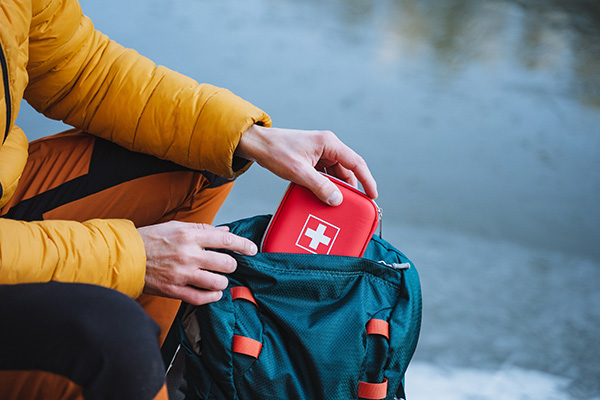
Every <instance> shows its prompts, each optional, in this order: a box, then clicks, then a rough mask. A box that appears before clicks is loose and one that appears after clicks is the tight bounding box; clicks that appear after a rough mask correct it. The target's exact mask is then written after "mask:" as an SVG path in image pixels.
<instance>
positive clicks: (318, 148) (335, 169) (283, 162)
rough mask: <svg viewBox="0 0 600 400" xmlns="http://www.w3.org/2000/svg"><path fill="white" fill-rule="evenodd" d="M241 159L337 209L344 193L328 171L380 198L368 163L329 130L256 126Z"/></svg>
mask: <svg viewBox="0 0 600 400" xmlns="http://www.w3.org/2000/svg"><path fill="white" fill-rule="evenodd" d="M235 155H236V156H237V157H241V158H245V159H247V160H251V161H256V162H257V163H258V164H259V165H261V166H263V167H264V168H266V169H268V170H269V171H271V172H273V173H274V174H275V175H277V176H279V177H280V178H283V179H286V180H289V181H292V182H295V183H297V184H299V185H302V186H305V187H307V188H308V189H310V190H311V191H312V192H313V193H314V194H315V195H316V196H317V197H318V198H319V199H321V201H323V202H325V203H327V204H329V205H332V206H337V205H339V204H341V202H342V200H343V199H342V194H341V192H340V191H339V189H338V188H337V187H336V186H335V184H333V183H332V182H331V181H330V180H329V179H327V178H326V177H324V176H323V175H321V174H319V173H318V172H317V171H321V172H325V171H327V173H328V174H330V175H333V176H335V177H336V178H339V179H341V180H343V181H344V182H347V183H349V184H351V185H353V186H357V182H358V181H359V182H360V183H361V184H362V186H363V188H364V190H365V192H366V194H367V195H368V196H369V197H371V198H373V199H374V198H377V184H376V182H375V179H373V176H372V175H371V172H370V171H369V168H368V167H367V164H366V162H365V161H364V160H363V159H362V157H360V156H359V155H358V154H356V153H355V152H354V151H353V150H352V149H350V148H349V147H348V146H346V145H345V144H344V143H342V141H341V140H339V139H338V138H337V136H335V135H334V134H333V133H332V132H329V131H303V130H292V129H280V128H267V127H263V126H260V125H252V126H251V127H250V128H248V130H247V131H246V132H245V133H244V135H243V136H242V138H241V140H240V142H239V144H238V147H237V149H236V151H235Z"/></svg>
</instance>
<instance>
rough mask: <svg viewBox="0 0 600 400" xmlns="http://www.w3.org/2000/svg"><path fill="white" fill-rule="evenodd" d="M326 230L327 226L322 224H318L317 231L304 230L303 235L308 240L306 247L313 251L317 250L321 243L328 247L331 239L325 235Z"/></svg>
mask: <svg viewBox="0 0 600 400" xmlns="http://www.w3.org/2000/svg"><path fill="white" fill-rule="evenodd" d="M326 229H327V226H325V225H323V224H319V226H318V227H317V230H314V229H310V228H306V233H305V235H306V236H308V237H309V238H310V244H309V245H308V247H310V248H311V249H313V250H317V247H319V244H321V243H323V244H324V245H325V246H327V245H329V242H330V241H331V238H330V237H329V236H326V235H325V230H326Z"/></svg>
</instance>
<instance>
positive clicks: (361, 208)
mask: <svg viewBox="0 0 600 400" xmlns="http://www.w3.org/2000/svg"><path fill="white" fill-rule="evenodd" d="M325 176H326V177H328V178H329V179H330V180H331V181H332V182H333V183H335V184H336V185H337V186H338V188H339V189H340V191H341V192H342V195H343V197H344V200H343V201H342V204H340V205H339V206H335V207H332V206H329V205H327V204H325V203H323V202H322V201H321V200H319V199H318V198H317V197H316V196H315V195H314V194H313V193H312V192H311V191H310V190H308V189H306V188H305V187H302V186H300V185H297V184H294V183H291V184H290V185H289V186H288V189H287V190H286V192H285V195H284V196H283V199H282V200H281V204H280V205H279V207H278V209H277V212H276V213H275V215H274V216H273V218H272V219H271V222H270V223H269V226H268V227H267V230H266V232H265V236H264V238H263V243H262V249H261V250H262V251H263V252H268V253H274V252H278V253H312V254H330V255H345V256H354V257H360V256H362V255H363V254H364V252H365V250H366V248H367V245H368V244H369V241H370V240H371V236H373V233H375V230H376V229H377V225H378V223H379V208H378V207H377V204H375V202H374V201H373V200H372V199H370V198H369V197H368V196H367V195H365V194H364V193H363V192H361V191H360V190H358V189H356V188H354V187H352V186H350V185H348V184H346V183H345V182H342V181H340V180H339V179H336V178H333V177H331V176H329V175H325Z"/></svg>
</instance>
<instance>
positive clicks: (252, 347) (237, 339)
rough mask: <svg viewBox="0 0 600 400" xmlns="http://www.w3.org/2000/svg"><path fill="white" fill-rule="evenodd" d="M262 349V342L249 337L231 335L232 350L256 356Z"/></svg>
mask: <svg viewBox="0 0 600 400" xmlns="http://www.w3.org/2000/svg"><path fill="white" fill-rule="evenodd" d="M261 349H262V343H261V342H259V341H258V340H254V339H250V338H249V337H245V336H239V335H233V351H234V352H236V353H241V354H245V355H247V356H250V357H254V358H258V355H259V354H260V351H261Z"/></svg>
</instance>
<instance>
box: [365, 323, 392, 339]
mask: <svg viewBox="0 0 600 400" xmlns="http://www.w3.org/2000/svg"><path fill="white" fill-rule="evenodd" d="M367 334H368V335H381V336H385V338H386V339H388V340H389V339H390V324H388V322H387V321H384V320H382V319H375V318H373V319H370V320H369V322H367Z"/></svg>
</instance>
